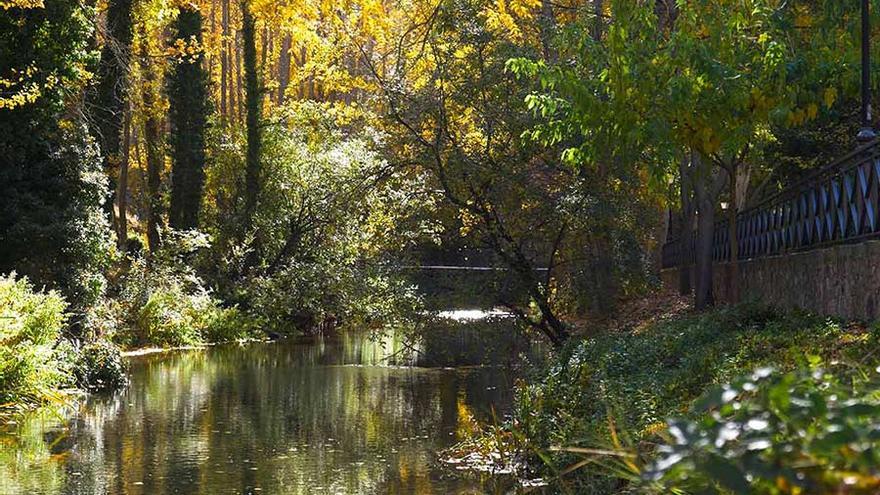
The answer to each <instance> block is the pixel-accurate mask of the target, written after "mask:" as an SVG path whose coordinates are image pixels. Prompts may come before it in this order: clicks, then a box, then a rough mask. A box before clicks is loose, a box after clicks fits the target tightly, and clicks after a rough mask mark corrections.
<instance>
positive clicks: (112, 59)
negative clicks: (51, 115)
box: [90, 0, 134, 246]
mask: <svg viewBox="0 0 880 495" xmlns="http://www.w3.org/2000/svg"><path fill="white" fill-rule="evenodd" d="M102 34H103V35H104V36H103V48H102V50H101V61H100V63H99V65H98V85H97V88H96V94H95V97H94V101H93V103H92V105H91V108H90V115H91V116H92V118H93V119H94V121H95V132H96V137H97V140H98V143H100V145H101V152H102V153H103V156H104V169H105V171H106V173H107V176H108V177H109V179H110V188H109V193H110V195H109V200H108V201H107V203H106V208H107V210H108V218H110V219H111V221H112V223H113V225H114V227H115V228H116V233H117V243H118V244H119V245H120V246H123V245H124V243H125V241H126V239H125V238H124V236H123V234H121V233H122V232H124V231H125V230H126V229H125V224H126V217H125V211H122V209H120V211H119V212H118V214H114V206H121V207H124V203H125V199H124V198H118V199H119V200H120V201H119V202H118V205H117V204H116V203H117V195H116V192H117V180H116V177H117V175H118V174H119V172H120V167H122V166H123V161H124V157H123V156H122V155H123V153H122V151H123V149H122V148H123V147H124V143H125V140H126V137H125V136H124V135H123V127H124V122H125V120H126V113H127V109H126V107H127V103H128V73H129V70H130V69H129V63H130V60H129V59H130V57H131V45H132V39H133V36H134V31H133V21H132V2H131V0H110V2H109V3H108V6H107V17H106V23H105V29H104V32H103V33H102ZM126 165H127V164H126ZM123 185H124V184H123Z"/></svg>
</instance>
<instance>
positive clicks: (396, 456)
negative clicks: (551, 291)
mask: <svg viewBox="0 0 880 495" xmlns="http://www.w3.org/2000/svg"><path fill="white" fill-rule="evenodd" d="M399 350H400V341H399V339H396V338H393V337H392V336H389V335H386V336H384V337H382V338H375V337H374V338H370V337H369V336H368V335H365V334H364V333H362V332H348V333H345V334H343V335H341V336H338V337H335V338H326V339H321V338H318V339H314V340H310V341H298V342H292V341H283V342H276V343H254V344H247V345H234V344H233V345H222V346H216V347H211V348H208V349H204V350H192V351H177V352H170V353H163V354H156V355H148V356H141V357H137V358H131V359H130V365H131V366H130V368H131V369H130V384H129V385H128V386H127V387H126V388H125V389H123V390H122V391H120V392H117V393H116V394H114V395H110V396H91V397H89V398H88V399H86V400H83V401H80V405H79V406H78V407H77V408H76V409H75V410H74V411H72V412H67V413H65V414H62V415H60V416H53V415H46V414H44V415H42V417H41V418H32V419H30V420H28V421H23V422H21V423H20V424H19V425H16V426H14V427H12V428H10V430H9V431H8V432H6V433H5V434H2V435H0V449H2V450H0V493H2V494H4V495H6V494H8V495H13V494H29V495H30V494H47V495H49V494H51V495H55V494H89V495H91V494H132V495H139V494H145V495H146V494H150V495H152V494H157V495H158V494H211V495H213V494H224V493H229V494H266V495H268V494H384V493H389V494H456V493H457V494H466V493H467V494H470V493H493V492H498V493H501V492H502V491H503V489H504V488H505V487H504V485H505V483H506V482H505V481H504V480H500V479H498V478H491V477H488V476H485V475H477V474H472V473H471V474H466V473H463V472H458V471H455V470H453V469H450V468H449V467H446V466H444V465H442V464H441V463H440V462H438V451H440V450H442V449H443V448H445V447H448V446H450V445H452V444H453V443H455V442H456V441H458V440H459V439H460V438H461V437H462V436H463V435H464V432H465V431H466V430H467V428H468V426H469V424H471V423H472V418H477V419H479V420H482V421H491V420H492V418H493V417H500V416H502V415H503V414H504V413H505V412H506V411H507V410H508V409H509V406H510V402H511V383H512V379H513V376H511V375H510V373H509V372H508V371H506V370H507V368H506V367H505V366H482V367H479V366H466V367H452V368H450V367H444V368H428V367H419V366H396V365H393V364H391V363H392V361H390V360H389V359H388V358H389V356H396V355H397V352H398V351H399Z"/></svg>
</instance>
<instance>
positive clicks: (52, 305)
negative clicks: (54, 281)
mask: <svg viewBox="0 0 880 495" xmlns="http://www.w3.org/2000/svg"><path fill="white" fill-rule="evenodd" d="M66 308H67V304H66V303H65V301H64V298H62V297H61V296H60V295H59V294H58V293H57V292H55V291H49V292H43V291H36V290H34V288H33V287H32V286H31V284H30V283H29V282H28V280H27V279H26V278H19V279H16V276H15V274H14V273H13V274H11V275H7V276H0V404H10V403H17V404H20V405H34V404H38V403H40V402H43V401H45V400H46V399H47V398H48V397H50V396H51V395H52V394H53V392H54V390H55V389H56V388H57V387H58V386H60V385H61V384H62V383H64V382H65V380H66V378H67V375H66V373H65V371H64V369H65V367H64V366H62V363H61V361H60V353H59V352H58V351H56V349H55V348H54V344H55V342H56V341H57V340H58V337H59V336H60V334H61V330H62V329H63V327H64V325H65V323H66V322H67V316H66V315H65V313H64V311H65V309H66Z"/></svg>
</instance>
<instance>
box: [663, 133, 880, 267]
mask: <svg viewBox="0 0 880 495" xmlns="http://www.w3.org/2000/svg"><path fill="white" fill-rule="evenodd" d="M727 225H728V222H727V220H726V219H723V220H720V221H718V222H717V223H716V224H715V234H714V238H713V243H712V258H713V260H714V261H716V262H726V261H728V260H729V259H730V242H729V239H730V236H729V229H728V226H727ZM736 235H737V240H738V241H739V256H738V257H737V258H738V259H739V260H748V259H753V258H759V257H762V256H773V255H782V254H786V253H791V252H798V251H805V250H809V249H816V248H820V247H825V246H829V245H833V244H839V243H848V242H860V241H863V240H867V239H870V238H875V237H880V141H873V142H871V143H869V144H867V145H864V146H861V147H860V148H858V149H856V150H855V151H853V152H852V153H850V154H848V155H845V156H843V157H842V158H840V159H838V160H837V161H835V162H833V163H831V164H830V165H828V166H826V167H823V168H821V169H818V170H816V171H815V172H813V173H811V174H809V175H808V176H806V177H804V178H803V179H802V180H800V181H798V182H797V183H795V184H792V185H791V186H790V187H787V188H785V189H783V190H782V191H780V192H779V193H777V194H774V195H772V196H770V197H768V198H766V199H764V200H763V201H761V202H759V203H757V204H755V205H754V206H751V207H749V208H747V209H745V210H743V211H742V212H740V213H739V214H738V215H737V225H736ZM695 237H696V235H694V238H695ZM690 247H691V248H690V249H688V250H687V253H685V255H683V254H682V246H681V243H680V242H679V241H678V239H672V240H670V241H669V242H667V243H666V244H665V245H664V246H663V253H662V254H663V267H664V268H673V267H676V266H679V265H680V264H681V263H682V262H683V261H684V262H686V263H688V264H691V263H693V261H694V247H695V245H694V244H692V245H691V246H690Z"/></svg>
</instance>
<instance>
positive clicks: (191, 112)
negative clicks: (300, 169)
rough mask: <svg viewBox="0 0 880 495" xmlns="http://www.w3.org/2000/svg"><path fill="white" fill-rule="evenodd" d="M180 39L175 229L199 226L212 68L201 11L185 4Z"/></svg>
mask: <svg viewBox="0 0 880 495" xmlns="http://www.w3.org/2000/svg"><path fill="white" fill-rule="evenodd" d="M176 30H177V32H176V36H177V38H176V40H177V43H179V44H182V46H183V47H184V49H183V50H182V51H181V53H179V54H178V57H177V58H176V59H175V60H174V62H173V64H174V65H173V68H172V70H171V73H170V75H169V77H168V103H169V119H168V120H169V122H170V123H171V133H170V136H171V139H170V141H171V148H172V150H173V151H172V171H171V175H172V177H171V208H170V210H169V225H170V226H171V227H172V228H175V229H181V230H185V229H197V228H199V213H200V208H201V205H202V194H203V191H204V183H205V139H206V138H205V134H206V132H207V124H208V113H209V108H210V107H209V102H208V73H207V71H206V70H205V67H204V53H203V51H202V47H201V46H199V45H200V44H201V41H202V14H201V12H200V11H199V10H198V9H197V8H195V7H194V6H192V5H185V4H182V6H181V8H180V10H179V12H178V14H177V22H176Z"/></svg>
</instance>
